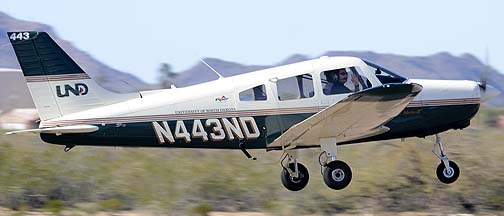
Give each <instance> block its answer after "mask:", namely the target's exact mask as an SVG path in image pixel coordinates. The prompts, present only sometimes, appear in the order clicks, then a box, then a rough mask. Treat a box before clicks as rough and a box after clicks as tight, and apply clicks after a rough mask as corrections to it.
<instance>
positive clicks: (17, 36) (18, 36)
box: [9, 32, 30, 41]
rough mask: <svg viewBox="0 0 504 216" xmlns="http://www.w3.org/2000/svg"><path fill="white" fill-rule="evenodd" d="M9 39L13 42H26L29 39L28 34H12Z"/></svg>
mask: <svg viewBox="0 0 504 216" xmlns="http://www.w3.org/2000/svg"><path fill="white" fill-rule="evenodd" d="M9 39H11V40H13V41H15V40H28V39H30V32H14V33H12V34H10V36H9Z"/></svg>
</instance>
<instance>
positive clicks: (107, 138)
mask: <svg viewBox="0 0 504 216" xmlns="http://www.w3.org/2000/svg"><path fill="white" fill-rule="evenodd" d="M7 36H8V37H9V39H10V42H11V44H12V46H13V48H14V51H15V53H16V56H17V59H18V61H19V64H20V66H21V68H22V71H23V74H24V76H25V78H26V81H27V85H28V88H29V90H30V93H31V95H32V98H33V101H34V103H35V106H36V108H37V111H38V113H39V116H40V119H41V122H40V126H39V128H37V129H29V130H22V131H14V132H9V133H8V134H22V133H32V134H40V137H41V139H42V140H43V141H45V142H48V143H51V144H58V145H64V146H65V148H64V150H65V152H68V151H69V150H70V149H72V148H73V147H74V146H77V145H81V146H121V147H177V148H208V149H240V150H241V151H243V153H244V154H245V155H246V157H247V158H249V159H254V160H255V159H256V158H254V157H252V156H251V155H250V153H249V152H248V151H247V150H248V149H266V151H272V150H279V151H283V153H284V154H283V155H282V160H281V162H280V164H281V166H282V172H281V182H282V184H283V185H284V186H285V187H286V188H287V189H288V190H291V191H299V190H301V189H303V188H304V187H305V186H306V185H307V183H308V180H309V172H308V170H307V168H306V167H305V166H304V165H303V164H301V163H300V162H299V160H298V154H297V152H298V151H299V150H301V149H304V148H321V151H322V153H321V154H320V156H319V162H320V166H321V167H322V168H323V173H322V175H323V180H324V182H325V184H326V185H327V186H328V187H329V188H332V189H335V190H341V189H343V188H345V187H347V186H348V185H349V184H350V181H351V179H352V171H351V169H350V166H348V164H346V163H345V162H343V161H341V160H338V155H337V146H339V145H347V144H354V143H362V142H368V141H377V140H388V139H397V138H407V137H426V136H430V135H435V137H436V139H435V142H434V148H433V153H434V154H435V155H436V156H437V157H438V158H439V160H440V161H441V162H440V164H439V165H438V167H437V170H436V174H437V177H438V179H439V180H440V181H441V182H443V183H446V184H450V183H453V182H455V181H456V180H457V178H458V177H459V175H460V169H459V167H458V165H457V164H456V163H455V162H453V161H450V160H449V159H448V156H447V154H446V152H445V149H444V148H443V143H442V141H441V137H440V136H439V134H440V133H442V132H444V131H447V130H451V129H463V128H466V127H468V126H469V124H470V120H471V118H473V117H474V116H475V114H476V113H477V112H478V110H479V107H480V104H481V103H482V102H485V101H488V100H490V99H492V98H494V97H495V96H497V95H498V94H499V92H498V91H497V90H496V89H495V88H493V87H492V86H490V85H487V84H486V83H487V82H486V78H485V79H483V80H482V81H481V82H475V81H468V80H427V79H407V78H405V77H402V76H400V75H398V74H396V73H393V72H391V71H390V70H387V69H385V68H383V67H380V66H378V65H375V64H373V63H371V62H368V61H364V60H362V59H359V58H355V57H327V56H323V57H320V58H318V59H313V60H308V61H303V62H299V63H295V64H289V65H285V66H279V67H274V68H270V69H265V70H260V71H255V72H250V73H246V74H242V75H237V76H232V77H226V78H224V77H222V76H221V75H220V74H219V73H218V72H217V71H214V72H216V73H217V74H218V75H219V77H220V78H219V79H217V80H214V81H210V82H207V83H202V84H197V85H193V86H189V87H184V88H175V87H172V88H171V89H163V90H153V91H141V92H138V93H126V94H119V93H114V92H111V91H108V90H105V89H103V88H102V87H100V86H99V85H98V84H97V83H96V82H95V81H94V80H93V79H92V78H91V77H89V76H88V75H87V74H86V73H85V72H84V71H83V70H82V69H81V67H79V65H78V64H77V63H75V62H74V61H73V60H72V58H71V57H70V56H68V55H67V54H66V53H65V52H64V51H63V50H62V49H61V48H60V46H58V44H57V43H56V42H55V41H54V40H53V39H52V38H51V37H50V36H49V34H47V33H46V32H34V31H26V32H8V33H7ZM437 149H439V150H437Z"/></svg>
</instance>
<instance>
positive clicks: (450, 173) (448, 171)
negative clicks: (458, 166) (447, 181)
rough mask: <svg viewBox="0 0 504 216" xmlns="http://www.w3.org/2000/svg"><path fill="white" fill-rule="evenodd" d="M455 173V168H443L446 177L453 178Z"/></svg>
mask: <svg viewBox="0 0 504 216" xmlns="http://www.w3.org/2000/svg"><path fill="white" fill-rule="evenodd" d="M454 174H455V171H454V170H453V168H451V167H450V168H448V169H446V168H444V169H443V175H444V176H445V177H446V178H451V177H453V175H454Z"/></svg>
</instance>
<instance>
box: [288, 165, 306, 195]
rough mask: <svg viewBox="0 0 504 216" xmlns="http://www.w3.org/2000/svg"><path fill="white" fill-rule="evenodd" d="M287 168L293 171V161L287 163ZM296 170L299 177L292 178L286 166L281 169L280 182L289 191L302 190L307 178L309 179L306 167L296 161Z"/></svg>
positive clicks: (294, 168)
mask: <svg viewBox="0 0 504 216" xmlns="http://www.w3.org/2000/svg"><path fill="white" fill-rule="evenodd" d="M289 168H290V169H291V170H292V171H293V172H295V170H296V167H295V165H294V163H290V164H289ZM298 171H299V177H298V178H294V177H291V176H290V175H289V171H287V169H286V168H284V169H283V170H282V176H281V179H282V184H283V185H284V187H285V188H287V189H288V190H290V191H299V190H302V189H303V188H304V187H305V186H306V185H307V184H308V180H309V179H310V174H309V173H308V169H306V167H305V166H304V165H303V164H301V163H298Z"/></svg>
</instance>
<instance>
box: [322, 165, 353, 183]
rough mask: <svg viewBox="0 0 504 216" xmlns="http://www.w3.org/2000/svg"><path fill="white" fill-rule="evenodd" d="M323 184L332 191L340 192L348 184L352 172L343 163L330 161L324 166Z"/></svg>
mask: <svg viewBox="0 0 504 216" xmlns="http://www.w3.org/2000/svg"><path fill="white" fill-rule="evenodd" d="M323 177H324V182H325V184H326V185H327V186H328V187H330V188H332V189H334V190H341V189H343V188H345V187H346V186H348V185H349V184H350V181H351V180H352V170H351V169H350V166H348V164H346V163H345V162H343V161H339V160H337V161H332V162H330V163H329V164H327V165H326V168H325V169H324V173H323Z"/></svg>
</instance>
